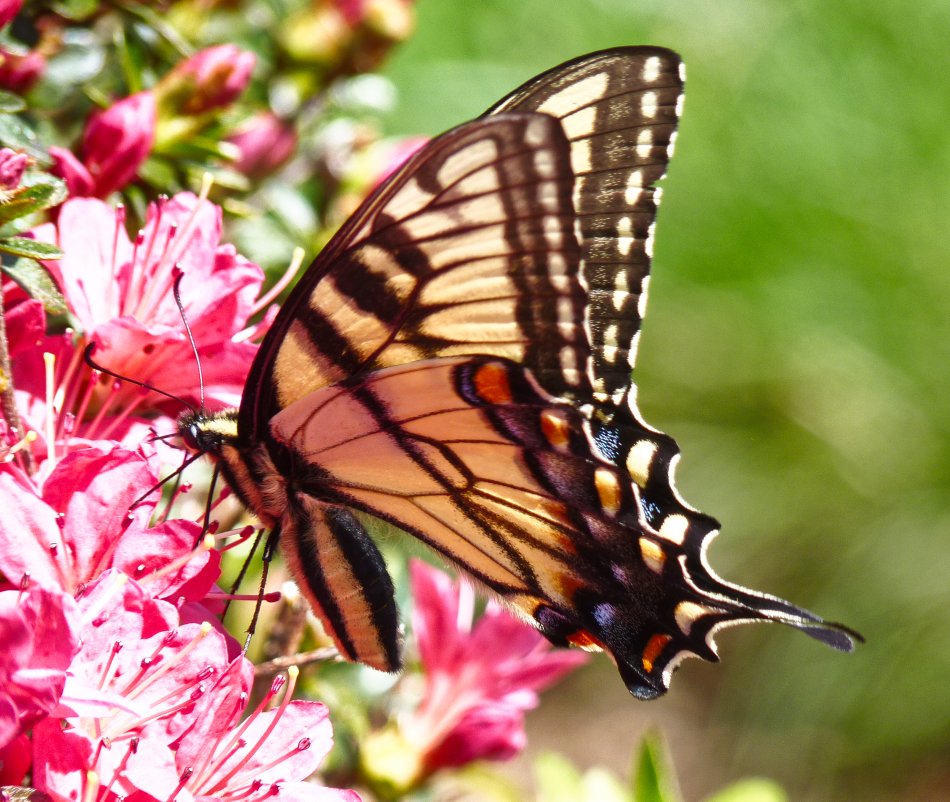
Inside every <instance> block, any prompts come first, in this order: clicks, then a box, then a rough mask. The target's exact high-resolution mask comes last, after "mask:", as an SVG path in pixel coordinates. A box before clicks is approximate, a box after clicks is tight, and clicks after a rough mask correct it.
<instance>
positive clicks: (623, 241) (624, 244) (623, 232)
mask: <svg viewBox="0 0 950 802" xmlns="http://www.w3.org/2000/svg"><path fill="white" fill-rule="evenodd" d="M632 248H633V222H632V221H631V220H630V217H629V216H625V217H621V218H620V220H618V221H617V250H618V251H620V255H621V256H627V255H628V254H629V253H630V250H631V249H632Z"/></svg>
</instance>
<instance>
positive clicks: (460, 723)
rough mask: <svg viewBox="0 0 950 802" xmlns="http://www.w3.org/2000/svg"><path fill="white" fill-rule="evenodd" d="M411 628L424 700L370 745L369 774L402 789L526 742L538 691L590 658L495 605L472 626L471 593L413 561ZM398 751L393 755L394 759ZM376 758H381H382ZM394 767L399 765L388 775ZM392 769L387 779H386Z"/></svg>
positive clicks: (504, 755) (502, 755)
mask: <svg viewBox="0 0 950 802" xmlns="http://www.w3.org/2000/svg"><path fill="white" fill-rule="evenodd" d="M410 572H411V580H412V593H413V599H414V608H413V615H412V625H413V632H414V633H415V636H416V640H417V642H418V648H419V657H420V659H421V661H422V667H423V671H424V674H425V678H424V686H423V688H422V690H421V693H420V694H419V698H420V699H421V702H420V703H419V706H418V707H417V708H416V709H415V710H413V711H412V712H411V713H409V714H408V715H407V716H405V717H404V718H402V719H400V720H399V722H398V732H394V731H393V730H392V729H390V730H384V731H383V732H381V733H377V734H376V735H377V738H376V740H375V742H373V741H372V740H371V741H370V742H369V743H368V744H367V751H366V754H365V755H364V758H363V762H364V766H365V767H366V769H367V772H368V774H369V775H370V776H371V777H372V778H374V779H376V780H381V781H382V782H384V783H387V784H389V785H390V786H395V787H396V788H397V789H401V790H403V791H405V790H409V789H411V788H413V787H416V786H417V785H418V784H419V783H420V782H422V781H423V780H424V779H425V778H426V777H428V776H429V775H431V774H432V773H433V772H435V771H438V770H439V769H442V768H448V767H457V766H463V765H465V764H467V763H470V762H472V761H474V760H506V759H508V758H510V757H513V756H514V755H516V754H517V753H518V752H520V751H521V750H522V749H523V748H524V745H525V732H524V714H525V711H527V710H530V709H532V708H534V707H536V706H537V704H538V691H540V690H543V689H544V688H547V687H548V686H550V685H553V684H554V683H555V682H557V681H558V680H559V679H560V678H561V677H563V676H564V675H565V674H567V673H568V672H570V671H572V670H573V669H575V668H576V667H577V666H579V665H580V664H581V663H583V662H585V661H586V659H587V655H585V654H584V653H582V652H569V651H552V647H551V644H550V643H549V642H548V641H547V640H545V638H544V637H543V636H542V635H541V634H540V633H539V632H537V631H536V630H535V629H533V628H531V627H529V626H528V625H527V624H525V623H523V622H521V621H519V620H518V619H516V618H514V617H513V616H511V615H510V614H509V613H508V612H507V611H506V610H504V609H503V608H502V607H500V606H498V605H497V604H495V603H491V602H490V603H489V604H488V606H487V608H486V610H485V613H484V615H482V617H481V618H480V619H479V620H478V622H477V623H475V624H474V626H473V624H472V620H473V613H474V593H473V591H472V588H471V586H470V585H469V584H468V583H465V582H461V583H460V582H453V581H452V580H451V579H450V578H449V577H448V576H446V575H445V574H444V573H442V572H441V571H438V570H436V569H434V568H432V567H430V566H428V565H426V564H425V563H423V562H421V561H413V562H412V563H411V564H410ZM393 755H397V756H398V757H397V759H394V758H393ZM377 760H378V762H376V761H377ZM393 766H398V770H397V771H396V772H395V773H394V774H390V773H389V772H390V770H391V769H392V767H393ZM387 774H388V775H389V776H387Z"/></svg>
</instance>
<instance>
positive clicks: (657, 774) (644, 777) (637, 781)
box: [633, 732, 682, 802]
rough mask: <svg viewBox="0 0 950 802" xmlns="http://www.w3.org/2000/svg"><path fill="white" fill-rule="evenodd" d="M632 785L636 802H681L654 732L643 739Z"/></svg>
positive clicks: (666, 758) (664, 749)
mask: <svg viewBox="0 0 950 802" xmlns="http://www.w3.org/2000/svg"><path fill="white" fill-rule="evenodd" d="M633 783H634V784H633V791H634V794H633V798H634V799H635V800H636V802H682V800H681V797H680V795H679V791H678V790H677V788H676V779H675V777H674V776H673V774H672V772H671V771H670V762H669V758H668V757H667V754H666V748H665V746H664V745H663V741H662V739H661V738H660V736H659V735H658V734H657V733H655V732H654V733H648V734H647V735H645V736H644V738H643V743H642V744H641V745H640V757H639V760H638V761H637V770H636V775H635V777H634V781H633Z"/></svg>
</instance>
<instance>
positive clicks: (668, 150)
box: [666, 131, 679, 159]
mask: <svg viewBox="0 0 950 802" xmlns="http://www.w3.org/2000/svg"><path fill="white" fill-rule="evenodd" d="M677 136H679V133H678V132H677V131H674V132H673V133H672V134H670V144H669V145H667V146H666V158H668V159H672V158H673V151H674V150H676V137H677Z"/></svg>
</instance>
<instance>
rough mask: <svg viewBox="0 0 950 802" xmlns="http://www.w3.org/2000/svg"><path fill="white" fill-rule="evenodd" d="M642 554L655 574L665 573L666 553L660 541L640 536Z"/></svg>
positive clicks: (644, 560)
mask: <svg viewBox="0 0 950 802" xmlns="http://www.w3.org/2000/svg"><path fill="white" fill-rule="evenodd" d="M640 556H641V557H643V562H644V563H645V564H646V566H647V568H649V569H650V570H651V571H653V573H655V574H662V573H663V563H664V562H666V555H665V554H664V553H663V549H662V547H661V546H660V545H659V544H658V543H654V542H653V541H652V540H650V539H649V538H646V537H641V538H640Z"/></svg>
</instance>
